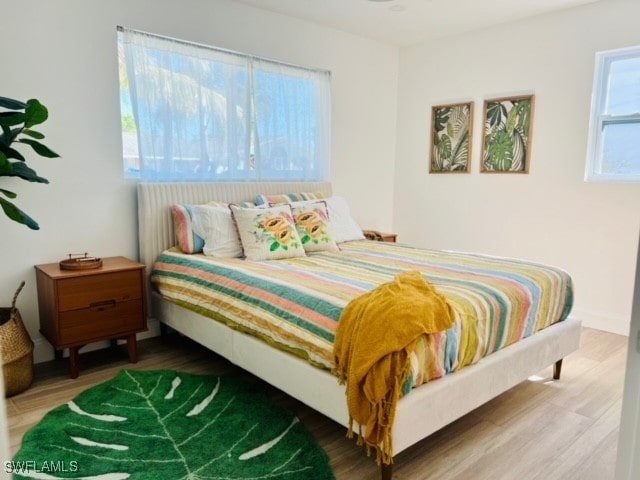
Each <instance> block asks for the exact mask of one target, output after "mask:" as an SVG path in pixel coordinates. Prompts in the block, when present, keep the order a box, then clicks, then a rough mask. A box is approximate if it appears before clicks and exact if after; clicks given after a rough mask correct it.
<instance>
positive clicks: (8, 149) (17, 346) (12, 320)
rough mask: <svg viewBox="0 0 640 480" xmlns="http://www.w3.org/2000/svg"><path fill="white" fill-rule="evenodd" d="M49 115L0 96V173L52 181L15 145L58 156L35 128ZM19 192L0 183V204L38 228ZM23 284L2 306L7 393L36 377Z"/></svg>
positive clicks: (0, 345)
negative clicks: (22, 307) (19, 302)
mask: <svg viewBox="0 0 640 480" xmlns="http://www.w3.org/2000/svg"><path fill="white" fill-rule="evenodd" d="M48 117H49V112H48V111H47V108H46V107H45V106H44V105H42V104H41V103H40V102H39V101H38V100H36V99H31V100H28V101H27V102H26V103H24V102H20V101H18V100H13V99H11V98H6V97H0V128H2V134H0V177H17V178H21V179H22V180H26V181H28V182H37V183H49V181H48V180H47V179H46V178H43V177H40V176H38V174H37V173H36V171H35V170H33V169H32V168H30V167H29V166H28V165H27V162H26V159H25V158H24V156H23V155H22V153H20V152H19V151H18V150H16V149H15V148H14V147H16V146H17V145H16V144H22V145H28V146H29V147H31V149H33V151H34V152H36V153H37V154H38V155H40V156H42V157H48V158H54V157H59V155H58V154H57V153H56V152H54V151H53V150H51V149H50V148H49V147H47V146H45V145H44V144H42V143H41V142H40V141H39V140H42V139H43V138H44V135H43V134H42V133H40V132H38V131H36V130H33V129H32V127H34V126H35V125H39V124H41V123H43V122H44V121H46V120H47V118H48ZM16 196H17V195H16V193H15V192H12V191H11V190H7V189H6V188H3V187H2V185H0V206H1V207H2V210H3V211H4V213H5V215H6V216H7V217H9V218H10V219H11V220H14V221H16V222H18V223H21V224H23V225H26V226H27V227H29V228H31V229H32V230H38V229H39V228H40V227H39V226H38V223H37V222H36V221H35V220H34V219H33V218H31V217H30V216H29V215H27V214H26V213H25V212H23V211H22V210H20V209H19V208H18V207H17V206H16V205H15V204H14V203H12V202H11V201H10V200H13V199H14V198H16ZM23 286H24V282H22V283H21V284H20V287H18V290H17V291H16V293H15V295H14V297H13V303H12V304H11V307H10V308H0V357H2V370H3V375H4V385H5V394H6V395H7V396H10V395H15V394H16V393H20V392H21V391H23V390H26V389H27V388H28V387H29V386H30V385H31V382H32V381H33V341H32V340H31V337H29V333H28V332H27V330H26V328H25V326H24V323H23V322H22V318H21V317H20V312H19V311H18V309H17V308H16V299H17V297H18V294H19V293H20V290H22V287H23Z"/></svg>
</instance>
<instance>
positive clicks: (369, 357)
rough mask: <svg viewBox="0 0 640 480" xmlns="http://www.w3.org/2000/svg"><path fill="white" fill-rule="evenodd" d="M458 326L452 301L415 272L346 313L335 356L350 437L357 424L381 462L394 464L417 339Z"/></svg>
mask: <svg viewBox="0 0 640 480" xmlns="http://www.w3.org/2000/svg"><path fill="white" fill-rule="evenodd" d="M453 322H454V314H453V310H452V309H451V307H450V306H449V304H448V303H447V301H446V299H445V298H444V297H443V296H442V295H441V294H440V293H438V292H437V291H436V290H435V289H434V288H433V286H431V285H430V284H429V283H428V282H427V281H426V280H425V279H424V277H423V276H422V274H421V273H420V272H418V271H413V270H412V271H407V272H403V273H400V274H399V275H397V276H396V278H395V279H394V280H393V281H391V282H389V283H385V284H382V285H380V286H379V287H378V288H376V289H375V290H372V291H371V292H368V293H366V294H364V295H361V296H360V297H358V298H356V299H354V300H352V301H351V302H350V303H349V304H348V305H347V307H346V308H345V309H344V311H343V312H342V316H341V317H340V323H339V324H338V330H337V332H336V340H335V344H334V350H333V352H334V357H335V364H336V369H335V373H336V374H337V375H338V377H339V379H340V382H341V383H346V384H347V405H348V408H349V436H350V437H351V436H353V421H354V420H355V421H356V422H357V423H358V425H359V434H358V443H359V444H361V443H362V441H363V440H364V442H365V443H366V444H367V449H368V448H369V447H374V448H375V449H376V451H377V456H376V459H377V461H378V462H380V461H382V463H385V464H389V463H391V462H392V455H393V445H392V438H391V429H392V427H393V421H394V418H395V412H396V404H397V402H398V399H399V398H400V394H401V392H402V386H403V385H404V383H405V381H406V380H407V378H408V376H409V375H410V373H411V361H410V353H411V352H412V350H413V349H414V345H415V343H416V341H417V340H418V338H419V337H420V336H421V335H422V334H425V333H435V332H442V331H444V330H447V329H448V328H450V327H451V326H452V325H453ZM363 427H364V433H363Z"/></svg>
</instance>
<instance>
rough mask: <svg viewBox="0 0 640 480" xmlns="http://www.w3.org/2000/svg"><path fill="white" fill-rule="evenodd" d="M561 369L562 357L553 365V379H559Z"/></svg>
mask: <svg viewBox="0 0 640 480" xmlns="http://www.w3.org/2000/svg"><path fill="white" fill-rule="evenodd" d="M561 370H562V358H561V359H560V360H558V361H557V362H556V363H555V364H554V365H553V379H554V380H559V379H560V371H561Z"/></svg>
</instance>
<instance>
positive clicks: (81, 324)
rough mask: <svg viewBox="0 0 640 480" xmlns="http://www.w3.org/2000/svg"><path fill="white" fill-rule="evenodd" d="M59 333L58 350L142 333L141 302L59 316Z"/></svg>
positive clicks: (115, 303)
mask: <svg viewBox="0 0 640 480" xmlns="http://www.w3.org/2000/svg"><path fill="white" fill-rule="evenodd" d="M59 329H60V330H59V334H60V336H59V340H58V341H59V347H64V346H66V345H72V344H79V343H90V342H91V341H95V340H100V339H105V338H109V337H115V336H117V335H121V334H124V333H130V332H136V331H141V330H144V329H145V325H144V315H143V304H142V299H136V300H129V301H126V302H115V301H114V302H110V303H107V302H105V303H103V304H100V305H97V306H94V307H92V308H83V309H80V310H71V311H66V312H61V313H60V318H59Z"/></svg>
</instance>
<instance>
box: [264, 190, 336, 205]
mask: <svg viewBox="0 0 640 480" xmlns="http://www.w3.org/2000/svg"><path fill="white" fill-rule="evenodd" d="M324 198H325V195H324V193H322V192H315V193H311V192H299V193H281V194H277V195H264V194H262V195H258V196H257V197H256V205H274V204H279V203H293V202H301V201H303V200H322V199H324Z"/></svg>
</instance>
